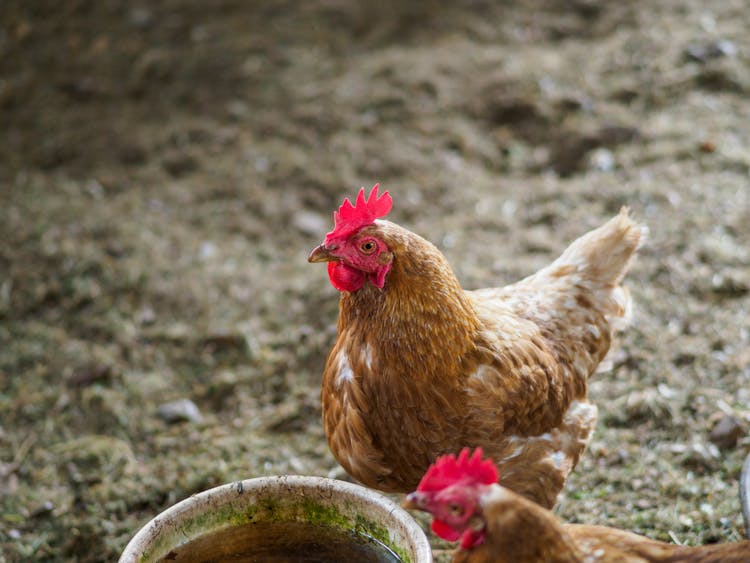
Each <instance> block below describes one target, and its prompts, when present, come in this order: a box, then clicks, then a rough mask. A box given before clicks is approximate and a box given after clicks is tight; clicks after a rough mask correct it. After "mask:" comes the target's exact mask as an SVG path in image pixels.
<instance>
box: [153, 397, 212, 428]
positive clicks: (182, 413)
mask: <svg viewBox="0 0 750 563" xmlns="http://www.w3.org/2000/svg"><path fill="white" fill-rule="evenodd" d="M157 414H158V415H159V418H161V419H162V420H163V421H164V422H166V423H167V424H175V423H177V422H193V423H196V424H197V423H199V422H202V421H203V415H202V414H201V411H200V409H198V407H197V406H196V404H195V403H194V402H193V401H191V400H190V399H180V400H178V401H172V402H171V403H164V404H163V405H160V406H159V410H158V411H157Z"/></svg>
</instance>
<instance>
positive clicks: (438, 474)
mask: <svg viewBox="0 0 750 563" xmlns="http://www.w3.org/2000/svg"><path fill="white" fill-rule="evenodd" d="M501 480H502V479H501ZM496 481H497V470H496V469H495V467H494V465H493V464H492V462H491V461H489V460H482V452H481V450H480V449H477V450H476V451H475V452H474V455H471V456H470V455H469V451H468V448H467V449H464V450H463V451H462V452H461V454H460V455H459V456H458V457H457V458H456V457H455V456H451V455H448V456H443V457H442V458H439V459H438V460H437V461H436V462H435V464H434V465H432V466H431V467H430V468H429V469H428V471H427V473H426V474H425V476H424V478H423V479H422V481H421V482H420V483H419V486H418V488H417V491H415V492H413V493H411V494H410V495H408V496H407V497H406V501H405V502H404V506H405V507H406V508H410V509H417V510H423V511H426V512H429V513H430V514H432V515H433V517H434V520H433V521H432V529H433V531H434V532H435V533H436V534H437V535H438V536H440V537H441V538H443V539H447V540H449V541H456V540H461V545H460V547H459V549H458V550H457V551H456V552H455V554H454V556H453V562H454V563H616V562H618V563H619V562H628V563H668V562H670V563H677V562H682V563H741V562H742V563H746V562H748V561H750V541H743V542H736V543H725V544H715V545H705V546H698V547H685V546H680V545H674V544H669V543H664V542H660V541H657V540H652V539H649V538H646V537H644V536H639V535H638V534H634V533H632V532H625V531H623V530H618V529H615V528H607V527H605V526H589V525H584V524H566V525H563V524H562V523H561V522H560V521H559V520H558V519H557V518H556V517H555V515H554V514H552V512H550V511H549V510H547V509H545V508H542V507H541V506H539V505H537V504H536V503H533V502H530V501H529V500H527V499H525V498H523V497H522V496H520V495H518V494H516V493H514V492H513V491H511V490H510V489H507V488H505V487H503V486H501V485H500V484H498V483H497V482H496ZM743 503H744V501H743ZM743 508H744V504H743Z"/></svg>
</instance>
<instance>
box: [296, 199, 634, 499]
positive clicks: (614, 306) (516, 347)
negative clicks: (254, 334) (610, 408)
mask: <svg viewBox="0 0 750 563" xmlns="http://www.w3.org/2000/svg"><path fill="white" fill-rule="evenodd" d="M390 208H391V198H390V196H389V195H388V192H385V193H384V194H382V195H381V196H379V197H378V187H377V186H375V187H374V188H373V190H372V192H371V193H370V197H369V198H368V199H367V200H366V199H365V197H364V190H360V193H359V196H358V198H357V201H356V205H355V206H352V205H351V203H350V202H349V201H348V200H345V201H344V203H343V204H342V206H341V207H340V208H339V210H338V212H337V213H335V214H334V219H335V228H334V230H333V231H331V232H330V233H328V234H327V236H326V238H325V241H324V243H323V244H321V245H320V246H318V247H317V248H316V249H314V250H313V251H312V253H311V254H310V257H309V260H310V261H311V262H322V261H327V262H328V273H329V278H330V280H331V283H332V284H333V285H334V287H336V288H337V289H339V290H340V291H341V301H340V306H339V320H338V336H337V339H336V342H335V344H334V345H333V348H332V349H331V351H330V353H329V355H328V359H327V362H326V366H325V371H324V374H323V386H322V394H321V399H322V406H323V420H324V425H325V430H326V435H327V438H328V443H329V446H330V448H331V451H332V452H333V454H334V456H335V457H336V459H337V460H338V461H339V462H340V463H341V465H342V466H343V467H344V468H345V469H346V471H348V472H349V473H350V474H351V475H352V476H353V477H355V478H356V479H358V480H359V481H361V482H362V483H364V484H365V485H367V486H370V487H374V488H377V489H381V490H384V491H398V492H406V491H409V490H412V489H413V488H414V487H415V486H416V484H417V483H418V482H419V479H420V477H421V476H422V474H423V473H424V471H425V470H426V469H427V467H428V466H429V465H430V463H431V462H432V461H434V460H435V458H436V457H437V456H438V455H440V454H442V453H446V452H455V451H458V449H460V448H461V447H462V446H464V445H470V446H481V447H483V448H484V450H485V452H487V453H488V454H489V455H490V456H491V457H492V459H494V460H495V462H496V463H497V464H498V466H499V467H500V470H501V471H502V474H503V482H504V484H505V485H506V486H507V487H509V488H511V489H513V490H515V491H517V492H518V493H520V494H523V495H524V496H526V497H527V498H530V499H532V500H534V501H536V502H538V503H540V504H542V505H544V506H547V507H551V506H552V505H553V504H554V503H555V502H556V498H557V495H558V493H559V492H560V490H561V489H562V487H563V484H564V483H565V479H566V477H567V475H568V474H569V473H570V471H571V470H572V468H573V467H574V466H575V465H576V463H577V462H578V459H579V457H580V456H581V453H582V452H583V451H584V449H585V448H586V445H587V443H588V441H589V439H590V436H591V432H592V431H593V429H594V425H595V422H596V412H597V411H596V407H595V406H593V405H591V404H590V403H589V402H588V399H587V382H588V378H589V376H591V374H592V373H594V371H595V370H596V368H597V366H598V365H599V363H600V362H601V361H602V359H603V358H604V356H605V355H606V353H607V351H608V349H609V347H610V341H611V337H612V333H613V330H614V329H615V328H616V327H617V326H619V325H622V324H623V321H624V320H625V319H626V318H627V316H628V312H629V303H630V300H629V296H628V294H627V292H626V291H625V290H624V289H623V288H622V287H620V285H619V284H620V282H621V280H622V278H623V277H624V275H625V273H626V272H627V270H628V267H629V265H630V263H631V259H632V258H633V255H634V254H635V253H636V251H637V250H638V248H639V247H640V245H641V244H642V241H643V239H644V234H645V229H644V227H642V226H640V225H638V224H636V223H635V222H634V221H632V220H631V219H630V218H629V217H628V213H627V210H625V209H623V211H621V212H620V214H619V215H618V216H616V217H614V218H613V219H612V220H610V221H609V222H608V223H606V224H605V225H604V226H602V227H600V228H598V229H596V230H594V231H591V232H589V233H588V234H586V235H584V236H583V237H581V238H579V239H578V240H576V241H575V242H574V243H573V244H572V245H571V246H570V247H569V248H568V249H567V250H566V251H565V252H564V253H563V254H562V256H560V257H559V258H558V259H557V260H556V261H555V262H553V263H552V264H551V265H549V266H548V267H546V268H544V269H543V270H541V271H539V272H537V273H536V274H534V275H532V276H530V277H528V278H526V279H524V280H522V281H520V282H518V283H515V284H513V285H510V286H506V287H503V288H493V289H480V290H476V291H465V290H463V289H462V288H461V286H460V284H459V282H458V280H457V279H456V276H455V275H454V273H453V271H452V269H451V267H450V265H449V264H448V262H447V260H446V259H445V257H444V256H443V255H442V254H441V253H440V251H439V250H438V249H437V248H436V247H435V246H434V245H432V244H431V243H430V242H428V241H426V240H425V239H423V238H422V237H420V236H418V235H416V234H414V233H412V232H410V231H408V230H407V229H405V228H403V227H400V226H398V225H396V224H394V223H391V222H389V221H385V220H382V219H380V217H382V216H384V215H385V214H386V213H388V211H389V210H390Z"/></svg>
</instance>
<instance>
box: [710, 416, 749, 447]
mask: <svg viewBox="0 0 750 563" xmlns="http://www.w3.org/2000/svg"><path fill="white" fill-rule="evenodd" d="M744 433H745V431H744V429H743V428H742V423H741V422H740V421H739V419H737V418H736V417H734V416H731V415H723V416H722V417H721V418H720V419H719V420H718V422H717V423H716V424H715V425H714V427H713V429H712V430H711V435H710V439H711V441H712V442H713V443H714V444H716V445H717V446H719V447H720V448H723V449H730V448H734V447H735V446H736V445H737V442H738V441H739V439H740V437H741V436H742V435H743V434H744Z"/></svg>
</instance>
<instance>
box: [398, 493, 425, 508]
mask: <svg viewBox="0 0 750 563" xmlns="http://www.w3.org/2000/svg"><path fill="white" fill-rule="evenodd" d="M401 507H402V508H406V509H407V510H424V508H423V507H424V495H423V494H422V493H420V492H419V491H414V492H413V493H409V494H408V495H406V498H405V499H404V501H403V502H402V503H401Z"/></svg>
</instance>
